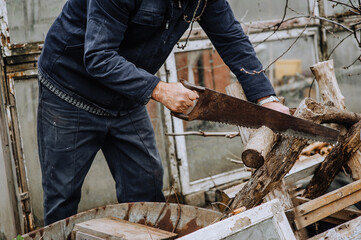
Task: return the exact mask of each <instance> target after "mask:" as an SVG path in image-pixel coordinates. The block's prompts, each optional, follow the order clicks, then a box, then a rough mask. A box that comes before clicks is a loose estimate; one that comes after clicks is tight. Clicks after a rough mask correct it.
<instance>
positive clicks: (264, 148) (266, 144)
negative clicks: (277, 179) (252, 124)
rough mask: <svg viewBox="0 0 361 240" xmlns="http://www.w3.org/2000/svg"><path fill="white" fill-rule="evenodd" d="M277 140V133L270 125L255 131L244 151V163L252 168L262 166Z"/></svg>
mask: <svg viewBox="0 0 361 240" xmlns="http://www.w3.org/2000/svg"><path fill="white" fill-rule="evenodd" d="M276 140H277V135H276V134H275V133H274V132H273V131H272V130H271V129H269V128H268V127H265V126H263V127H261V128H259V129H257V130H256V131H253V132H252V133H251V135H250V137H249V141H248V143H247V144H246V145H245V147H244V150H243V153H242V161H243V162H244V164H245V165H246V166H247V167H250V168H259V167H261V166H262V165H263V163H264V159H265V157H266V155H267V154H268V153H269V152H270V151H271V149H272V146H273V144H274V142H275V141H276Z"/></svg>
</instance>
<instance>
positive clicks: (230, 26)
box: [199, 0, 275, 102]
mask: <svg viewBox="0 0 361 240" xmlns="http://www.w3.org/2000/svg"><path fill="white" fill-rule="evenodd" d="M199 24H200V25H201V27H202V28H203V30H204V31H205V32H206V34H207V35H208V37H209V39H210V40H211V42H212V43H213V45H214V46H215V48H216V49H217V51H218V52H219V54H220V55H221V57H222V59H223V61H224V62H225V63H226V64H227V65H228V67H229V68H230V69H231V71H232V72H233V73H234V74H235V75H236V77H237V79H238V81H239V82H240V83H241V84H242V87H243V89H244V92H245V94H246V96H247V99H248V100H249V101H252V102H255V101H256V100H257V99H259V98H261V97H265V96H268V95H274V94H275V92H274V89H273V87H272V85H271V83H270V81H269V80H268V78H267V77H266V75H265V74H264V73H261V74H247V73H245V72H242V71H241V69H242V68H244V69H245V70H247V71H248V72H253V71H260V70H262V68H263V67H262V64H261V62H260V61H259V60H258V58H257V57H256V53H255V51H254V48H253V46H252V44H251V42H250V41H249V39H248V37H247V36H246V35H245V33H244V32H243V29H242V26H241V24H240V23H239V22H237V21H236V19H235V17H234V15H233V12H232V10H231V8H230V6H229V4H228V2H227V1H226V0H208V4H207V7H206V8H205V11H204V13H203V15H202V16H201V19H200V21H199Z"/></svg>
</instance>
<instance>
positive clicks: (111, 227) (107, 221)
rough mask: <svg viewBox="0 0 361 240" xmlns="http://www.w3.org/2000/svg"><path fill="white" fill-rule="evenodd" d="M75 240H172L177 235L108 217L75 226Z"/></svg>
mask: <svg viewBox="0 0 361 240" xmlns="http://www.w3.org/2000/svg"><path fill="white" fill-rule="evenodd" d="M73 233H74V234H73V236H75V237H73V238H74V239H76V240H84V239H87V240H101V239H107V240H108V239H111V240H146V239H150V240H172V239H175V238H176V237H177V234H175V233H171V232H167V231H163V230H160V229H157V228H153V227H148V226H145V225H142V224H138V223H132V222H128V221H125V220H122V219H119V218H114V217H108V218H100V219H94V220H90V221H87V222H83V223H79V224H76V225H75V227H74V230H73Z"/></svg>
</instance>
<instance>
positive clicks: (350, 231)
mask: <svg viewBox="0 0 361 240" xmlns="http://www.w3.org/2000/svg"><path fill="white" fill-rule="evenodd" d="M360 225H361V217H358V218H356V219H354V220H351V221H349V222H347V223H344V224H342V225H340V226H337V227H335V228H332V229H330V230H328V231H326V232H323V233H321V234H319V235H317V236H314V237H312V238H310V239H309V240H320V239H321V240H326V239H328V240H361V228H360Z"/></svg>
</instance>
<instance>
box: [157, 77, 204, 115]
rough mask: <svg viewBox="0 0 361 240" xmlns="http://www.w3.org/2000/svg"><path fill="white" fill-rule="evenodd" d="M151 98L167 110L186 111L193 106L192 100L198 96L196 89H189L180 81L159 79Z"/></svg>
mask: <svg viewBox="0 0 361 240" xmlns="http://www.w3.org/2000/svg"><path fill="white" fill-rule="evenodd" d="M152 98H153V99H154V100H156V101H158V102H160V103H162V104H163V105H164V106H166V107H167V108H168V109H169V110H171V111H173V112H177V113H186V112H187V110H188V109H189V108H190V107H193V106H194V101H195V100H197V99H198V98H199V95H198V93H197V92H196V91H192V90H189V89H187V88H185V87H184V86H183V84H181V83H165V82H162V81H160V82H159V83H158V85H157V86H156V87H155V88H154V90H153V93H152Z"/></svg>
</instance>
